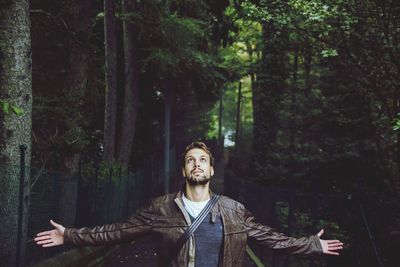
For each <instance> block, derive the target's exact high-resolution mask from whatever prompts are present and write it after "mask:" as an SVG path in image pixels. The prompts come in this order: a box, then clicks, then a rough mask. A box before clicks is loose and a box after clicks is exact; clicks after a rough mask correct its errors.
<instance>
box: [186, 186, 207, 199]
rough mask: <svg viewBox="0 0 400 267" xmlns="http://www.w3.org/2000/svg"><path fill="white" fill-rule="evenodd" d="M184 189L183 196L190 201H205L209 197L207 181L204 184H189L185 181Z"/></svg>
mask: <svg viewBox="0 0 400 267" xmlns="http://www.w3.org/2000/svg"><path fill="white" fill-rule="evenodd" d="M185 189H186V192H185V196H186V198H187V199H189V200H191V201H195V202H199V201H206V200H208V199H209V198H210V188H209V183H207V184H205V185H190V184H189V183H186V185H185Z"/></svg>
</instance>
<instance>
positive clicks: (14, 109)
mask: <svg viewBox="0 0 400 267" xmlns="http://www.w3.org/2000/svg"><path fill="white" fill-rule="evenodd" d="M11 109H12V111H13V112H14V113H15V114H16V115H18V116H20V115H22V114H24V110H23V109H22V108H19V107H15V106H11Z"/></svg>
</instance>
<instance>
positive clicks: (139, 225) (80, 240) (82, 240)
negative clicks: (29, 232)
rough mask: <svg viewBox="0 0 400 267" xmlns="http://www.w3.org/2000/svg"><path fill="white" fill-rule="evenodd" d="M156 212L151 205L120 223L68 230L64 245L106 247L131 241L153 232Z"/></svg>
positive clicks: (65, 233)
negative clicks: (106, 245)
mask: <svg viewBox="0 0 400 267" xmlns="http://www.w3.org/2000/svg"><path fill="white" fill-rule="evenodd" d="M155 218H156V210H155V209H154V208H153V207H152V205H150V206H149V207H147V208H145V209H143V210H141V211H140V212H138V213H136V214H135V215H133V216H131V217H130V218H129V219H127V220H125V221H122V222H120V223H113V224H106V225H101V226H95V227H93V228H87V227H84V228H79V229H75V228H66V229H65V232H64V243H66V244H67V243H73V244H75V245H94V246H96V245H105V244H114V243H118V242H123V241H130V240H133V239H135V238H138V237H140V236H143V235H146V234H148V233H150V232H151V230H152V225H153V222H154V220H155Z"/></svg>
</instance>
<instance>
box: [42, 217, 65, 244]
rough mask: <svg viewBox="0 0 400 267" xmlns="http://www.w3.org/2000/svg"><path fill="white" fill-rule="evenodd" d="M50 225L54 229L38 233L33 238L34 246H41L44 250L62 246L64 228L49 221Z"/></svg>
mask: <svg viewBox="0 0 400 267" xmlns="http://www.w3.org/2000/svg"><path fill="white" fill-rule="evenodd" d="M50 224H51V225H53V226H54V228H55V229H53V230H50V231H44V232H40V233H38V234H37V235H36V238H35V242H36V244H37V245H41V246H42V247H44V248H46V247H54V246H60V245H62V244H64V231H65V227H64V226H62V225H61V224H58V223H55V222H54V221H53V220H50Z"/></svg>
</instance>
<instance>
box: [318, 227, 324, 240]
mask: <svg viewBox="0 0 400 267" xmlns="http://www.w3.org/2000/svg"><path fill="white" fill-rule="evenodd" d="M323 234H324V229H321V231H319V232H318V234H317V236H318V238H320V237H321V236H322V235H323Z"/></svg>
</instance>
